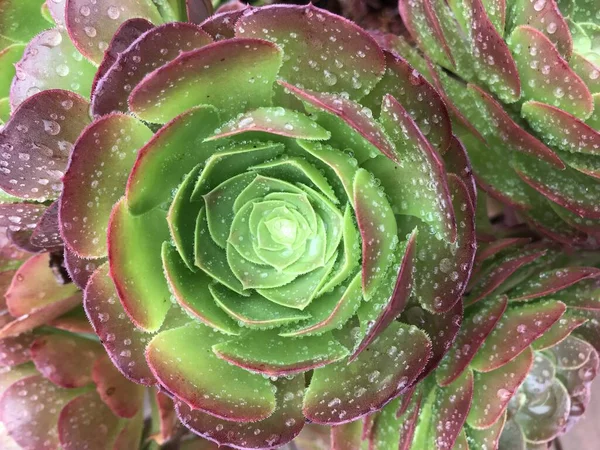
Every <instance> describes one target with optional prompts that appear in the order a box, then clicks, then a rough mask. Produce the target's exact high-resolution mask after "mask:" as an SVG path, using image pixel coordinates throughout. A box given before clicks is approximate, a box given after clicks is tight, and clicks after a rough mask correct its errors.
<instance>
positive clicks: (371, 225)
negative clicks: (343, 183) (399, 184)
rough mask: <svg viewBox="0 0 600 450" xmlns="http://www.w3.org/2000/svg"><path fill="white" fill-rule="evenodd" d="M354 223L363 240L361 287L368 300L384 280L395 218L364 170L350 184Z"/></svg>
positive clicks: (395, 228)
mask: <svg viewBox="0 0 600 450" xmlns="http://www.w3.org/2000/svg"><path fill="white" fill-rule="evenodd" d="M353 191H354V195H353V198H354V204H355V211H356V220H357V222H358V228H359V230H360V235H361V238H362V257H363V259H362V286H363V293H364V295H365V297H366V298H367V299H368V298H370V297H371V296H372V295H373V294H374V293H375V291H376V290H377V288H378V286H379V285H380V284H381V282H382V281H383V277H384V276H385V274H386V271H387V268H388V266H389V265H390V263H391V259H392V254H393V252H394V250H395V247H396V244H397V236H396V234H397V231H398V226H397V224H396V218H395V217H394V213H393V211H392V208H391V207H390V204H389V202H388V200H387V198H386V197H385V194H384V193H383V191H382V190H381V188H380V187H379V186H378V185H377V184H376V183H375V180H374V179H373V176H372V175H371V174H370V173H369V172H367V171H366V170H364V169H359V170H358V171H357V172H356V175H355V177H354V183H353Z"/></svg>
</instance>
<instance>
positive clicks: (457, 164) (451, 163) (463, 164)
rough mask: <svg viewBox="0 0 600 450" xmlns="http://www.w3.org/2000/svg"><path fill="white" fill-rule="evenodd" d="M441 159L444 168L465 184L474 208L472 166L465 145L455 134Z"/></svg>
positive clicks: (475, 198) (474, 185)
mask: <svg viewBox="0 0 600 450" xmlns="http://www.w3.org/2000/svg"><path fill="white" fill-rule="evenodd" d="M443 159H444V164H445V166H446V170H447V171H448V172H449V173H453V174H454V175H456V176H457V177H459V178H460V180H461V181H462V182H463V183H464V184H465V187H466V188H467V190H468V191H469V198H470V199H471V203H472V205H473V209H475V206H476V204H477V184H476V183H475V176H474V175H473V167H472V166H471V160H470V159H469V156H468V154H467V151H466V149H465V146H464V145H463V143H462V142H460V140H459V139H458V138H457V137H456V136H452V137H451V139H450V146H449V147H448V151H447V152H446V153H444V154H443Z"/></svg>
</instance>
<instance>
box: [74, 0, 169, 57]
mask: <svg viewBox="0 0 600 450" xmlns="http://www.w3.org/2000/svg"><path fill="white" fill-rule="evenodd" d="M136 17H137V18H143V19H148V20H149V21H150V22H152V23H155V24H159V23H161V22H162V18H161V17H160V14H159V13H158V10H157V9H156V6H155V4H154V2H152V1H148V0H141V1H137V2H133V3H124V4H121V3H119V4H114V3H113V2H112V0H97V1H96V2H90V1H89V0H69V1H68V2H67V5H66V10H65V22H66V26H67V30H68V31H69V36H70V38H71V40H72V41H73V43H74V44H75V46H76V47H77V50H79V51H80V52H81V53H82V54H83V55H85V57H86V58H88V59H90V60H91V61H92V62H95V63H97V64H98V63H100V61H102V56H103V54H104V50H106V48H107V47H108V43H109V42H110V40H111V37H112V36H113V35H114V33H115V31H117V29H118V28H119V26H120V25H121V24H122V23H123V22H125V21H126V20H128V19H132V18H136Z"/></svg>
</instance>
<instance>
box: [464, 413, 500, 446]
mask: <svg viewBox="0 0 600 450" xmlns="http://www.w3.org/2000/svg"><path fill="white" fill-rule="evenodd" d="M505 423H506V414H503V415H502V416H501V417H500V418H499V419H498V420H497V421H496V423H495V424H493V425H492V426H491V427H489V428H486V429H483V430H478V429H476V428H471V427H469V426H468V425H465V432H466V435H467V442H468V444H469V449H471V448H473V449H474V450H484V449H486V448H493V449H497V448H498V441H499V440H500V435H501V434H502V430H503V429H504V424H505Z"/></svg>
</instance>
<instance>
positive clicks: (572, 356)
mask: <svg viewBox="0 0 600 450" xmlns="http://www.w3.org/2000/svg"><path fill="white" fill-rule="evenodd" d="M527 241H528V240H527V239H519V238H516V239H515V238H511V239H500V240H497V241H495V242H492V243H490V244H487V245H486V246H484V247H482V248H481V249H480V250H479V251H478V254H477V258H476V266H477V267H478V268H479V271H478V273H476V274H475V275H474V277H473V279H472V283H471V286H470V288H469V290H470V292H469V294H468V295H467V296H466V297H465V317H464V321H463V326H462V328H461V330H460V332H459V333H458V336H457V338H456V341H455V342H454V344H453V345H452V347H451V349H450V351H449V352H448V353H447V355H446V356H445V357H444V358H443V359H442V361H441V363H440V365H439V367H438V368H437V369H436V370H435V371H434V372H433V373H432V374H431V375H430V376H429V377H427V378H426V379H425V380H424V381H423V382H422V383H420V384H419V385H417V386H416V387H415V388H414V389H413V390H411V391H410V392H409V393H407V394H405V395H403V396H402V397H401V398H399V399H396V400H394V401H393V402H390V403H389V404H388V405H387V406H386V407H385V408H384V409H383V410H382V411H381V412H380V413H377V414H375V415H372V416H369V417H367V418H365V419H364V420H362V421H357V422H354V423H351V424H346V425H343V426H341V427H334V428H333V429H332V431H331V437H332V439H331V442H332V448H334V449H336V450H337V449H344V450H351V449H352V450H353V449H356V450H358V449H360V448H364V447H361V445H363V446H366V445H368V446H369V448H370V449H376V450H379V449H381V450H384V449H390V448H400V449H406V450H409V449H415V450H417V449H419V450H420V449H425V448H438V449H463V450H467V449H469V450H478V449H479V450H484V449H498V448H499V449H501V450H519V449H522V450H526V449H529V450H532V449H546V448H547V447H548V444H549V443H550V442H551V441H552V440H553V439H554V438H556V437H557V436H559V435H561V434H563V433H565V432H566V431H568V429H569V428H570V427H571V426H572V425H573V424H574V423H575V422H577V420H579V419H580V418H581V416H582V414H583V413H584V411H585V409H586V407H587V405H588V403H589V401H590V384H591V382H592V380H593V379H594V378H595V377H596V375H597V372H598V363H599V360H598V352H597V348H598V339H597V337H598V326H597V324H598V321H597V320H594V319H593V314H596V313H597V312H598V306H599V303H598V301H599V298H600V297H599V296H598V292H597V287H596V286H598V282H599V280H600V269H597V268H595V267H591V266H588V265H587V264H594V265H596V264H597V263H598V260H597V257H595V258H590V257H589V255H585V254H578V255H571V256H569V257H566V256H565V255H564V253H563V252H562V251H561V250H560V249H557V248H554V247H553V246H552V245H548V244H544V243H541V242H538V243H534V244H530V243H528V242H527ZM590 312H591V313H592V315H591V316H590V315H589V313H590ZM308 448H310V447H308Z"/></svg>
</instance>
